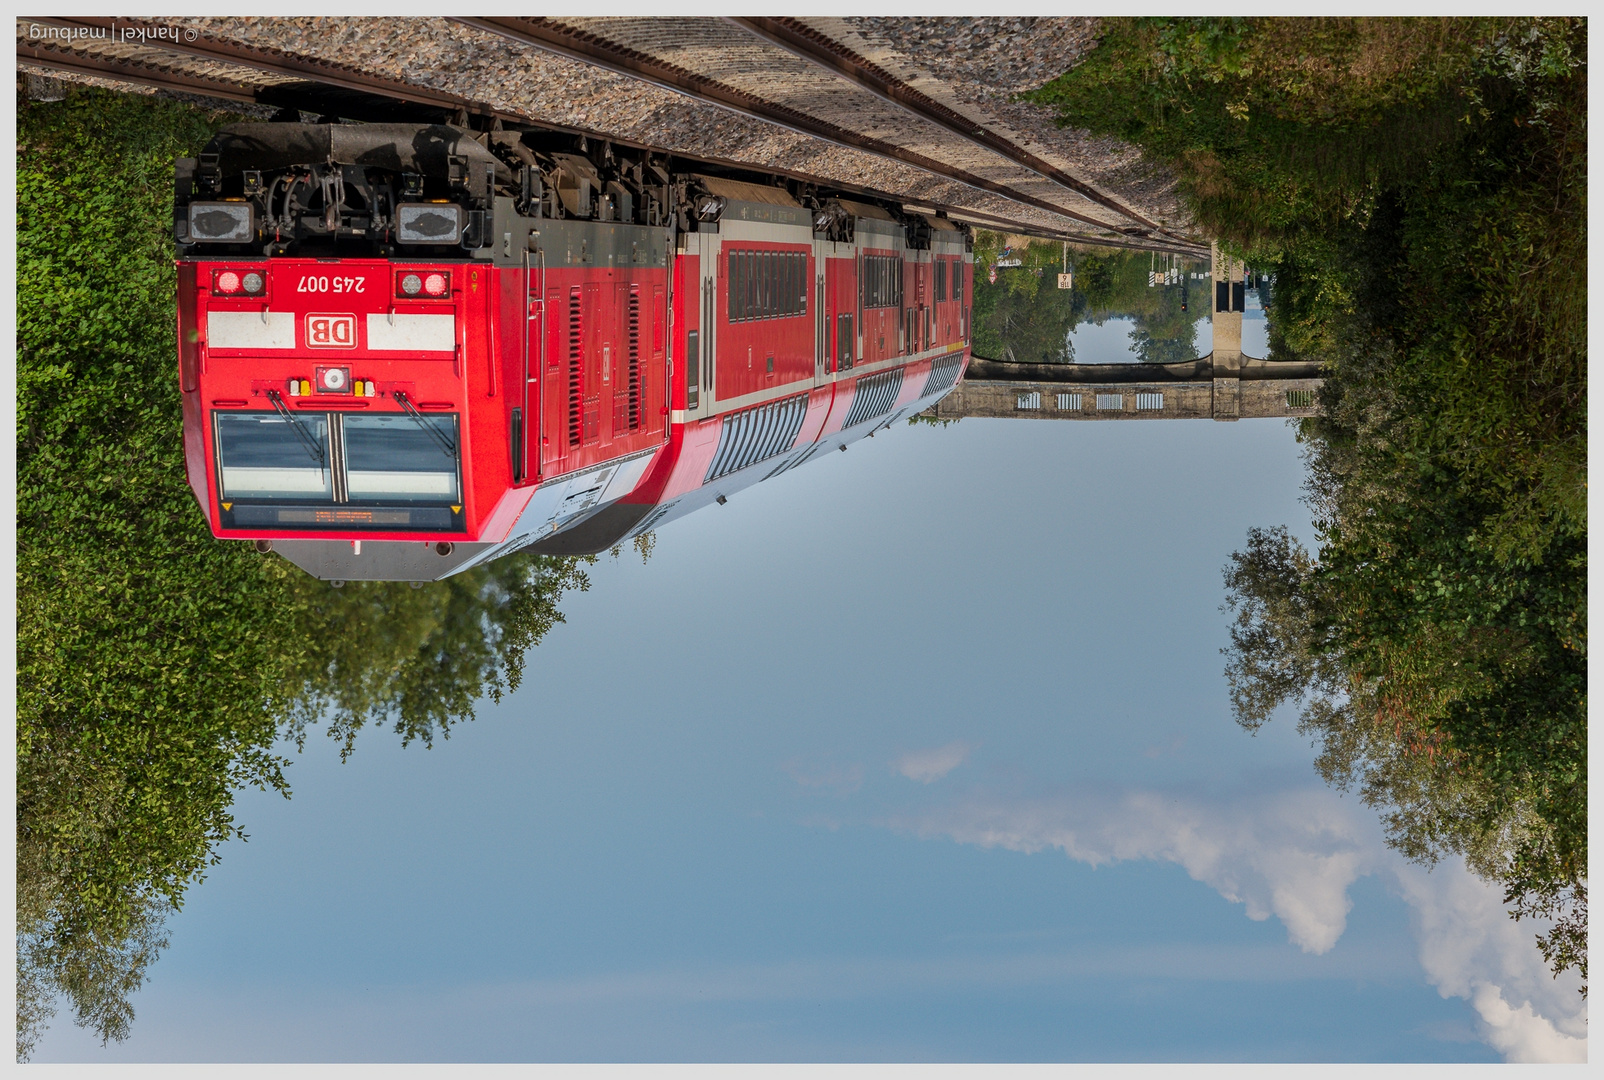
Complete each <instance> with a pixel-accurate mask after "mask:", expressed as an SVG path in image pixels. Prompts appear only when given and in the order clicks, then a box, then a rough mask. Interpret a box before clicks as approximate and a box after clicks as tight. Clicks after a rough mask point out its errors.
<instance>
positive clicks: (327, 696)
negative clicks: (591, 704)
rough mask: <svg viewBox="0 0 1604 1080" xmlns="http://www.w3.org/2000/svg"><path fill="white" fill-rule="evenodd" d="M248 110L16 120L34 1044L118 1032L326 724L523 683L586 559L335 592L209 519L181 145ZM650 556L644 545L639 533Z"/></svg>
mask: <svg viewBox="0 0 1604 1080" xmlns="http://www.w3.org/2000/svg"><path fill="white" fill-rule="evenodd" d="M231 119H234V118H232V117H228V116H225V115H222V114H214V113H208V112H206V111H204V110H201V109H197V108H195V107H193V106H190V105H184V104H178V103H175V102H171V101H166V100H163V99H161V98H155V97H143V96H137V95H118V94H111V93H107V92H104V91H99V90H90V89H77V90H74V91H72V92H71V93H70V95H69V96H68V98H67V99H66V100H65V101H62V102H58V103H50V104H32V103H22V104H21V105H20V108H19V116H18V170H17V176H18V183H17V187H18V239H17V245H18V303H17V311H18V330H17V345H18V349H17V374H18V432H17V439H18V455H17V492H18V521H17V526H18V540H17V601H18V611H17V628H18V632H17V638H18V640H17V665H18V670H17V703H18V710H17V927H16V931H17V959H18V968H17V1053H18V1056H19V1057H25V1056H27V1055H28V1054H29V1053H30V1052H31V1051H32V1048H33V1046H34V1044H35V1043H36V1041H37V1038H38V1035H39V1033H40V1032H41V1031H42V1030H43V1029H44V1026H45V1025H46V1024H47V1023H48V1021H49V1019H50V1017H51V1016H52V1015H53V1014H54V1009H55V1001H56V1000H57V998H58V997H61V996H65V997H66V999H67V1000H68V1001H69V1002H70V1003H71V1006H72V1008H73V1011H74V1014H75V1018H76V1020H77V1022H78V1023H80V1024H81V1025H84V1026H86V1027H88V1028H90V1029H92V1030H93V1031H94V1032H95V1033H96V1034H98V1035H100V1037H101V1038H102V1039H103V1040H106V1039H121V1038H123V1037H124V1036H126V1034H127V1032H128V1030H129V1024H130V1023H131V1021H132V1019H133V1010H132V1009H131V1008H130V1007H129V1004H128V998H129V996H130V995H131V994H132V993H133V992H134V991H135V990H137V989H138V988H139V986H140V985H141V984H142V982H143V980H144V978H145V975H146V972H147V971H148V969H149V966H150V964H151V963H153V962H154V960H155V959H156V957H157V955H158V954H159V952H160V950H161V949H162V948H163V947H164V946H165V943H166V934H165V931H164V929H163V926H164V920H165V918H166V917H167V915H168V914H169V913H170V912H172V911H174V910H176V909H178V908H179V907H181V906H182V904H183V899H184V895H185V892H186V890H187V889H188V888H189V887H191V886H193V885H194V884H196V883H197V882H198V881H200V880H201V879H202V877H203V876H204V874H205V871H206V868H207V867H208V866H210V865H211V864H212V863H213V862H215V860H216V849H217V845H218V844H219V843H220V842H221V841H223V840H226V839H228V838H230V837H236V836H242V835H243V833H242V832H241V830H240V827H239V825H238V824H237V823H236V822H235V820H234V818H233V816H232V814H231V812H230V807H231V805H232V801H233V796H234V793H235V791H237V790H239V789H240V788H241V787H243V786H245V785H252V786H255V787H257V788H261V789H264V790H273V791H279V792H282V793H283V794H285V795H286V796H287V795H288V794H289V787H288V785H287V784H286V783H285V779H284V774H283V766H284V765H285V764H286V763H287V762H286V759H284V758H283V757H282V756H280V754H279V753H278V752H277V751H276V749H275V747H276V746H278V745H280V744H279V740H280V739H281V738H282V737H284V736H286V735H289V736H291V737H294V738H296V739H297V740H298V741H299V740H304V734H305V731H306V729H307V726H308V725H309V724H312V723H325V722H326V723H327V724H328V728H329V733H330V734H331V735H332V736H334V737H335V738H336V739H338V740H340V742H341V744H342V747H343V751H344V752H346V753H349V751H350V749H351V747H352V740H353V738H354V737H355V734H356V732H357V731H358V730H359V729H360V728H361V727H362V726H363V725H364V724H367V723H374V722H377V723H390V724H393V725H394V727H395V730H396V731H397V732H399V733H400V734H401V735H402V736H403V740H404V741H410V740H411V739H413V738H418V739H422V740H423V741H424V742H425V744H429V743H431V742H432V739H433V736H434V735H435V734H436V733H438V734H440V735H442V736H445V735H448V734H449V730H450V727H451V725H452V724H453V723H458V722H462V721H464V720H468V719H471V718H472V716H473V704H474V702H475V701H476V700H478V699H479V698H480V697H482V696H484V695H486V694H488V695H489V696H491V697H492V698H497V697H499V695H500V693H501V692H502V691H503V690H508V689H512V688H515V687H516V686H517V685H518V682H519V678H520V676H521V674H522V670H523V668H522V664H523V655H524V652H525V651H526V650H527V649H529V648H530V647H532V646H533V645H535V644H536V643H537V642H538V641H539V640H540V638H541V637H542V635H544V634H545V632H546V631H547V630H549V629H550V627H551V626H552V624H553V623H555V622H559V621H561V618H562V616H561V614H560V613H559V611H558V609H557V602H558V600H559V598H560V596H561V594H562V592H563V591H564V590H566V589H572V588H578V589H583V588H585V587H586V586H587V580H586V578H585V574H584V569H583V566H584V564H583V562H580V561H575V560H559V559H550V558H536V557H519V556H513V557H511V558H508V559H504V560H501V561H498V562H496V563H492V564H491V565H489V566H487V567H483V568H480V569H476V570H473V571H470V572H468V573H465V574H461V575H458V576H457V577H454V578H451V579H449V580H447V581H446V582H442V583H438V584H434V585H429V586H426V587H424V588H421V589H416V590H414V589H411V588H409V587H407V586H405V585H401V586H396V585H388V584H369V585H360V586H358V585H355V584H353V585H352V586H350V587H347V588H346V589H344V590H333V589H330V588H329V587H328V586H327V585H326V584H324V583H321V582H316V581H314V580H313V579H311V578H309V577H307V576H306V575H304V574H302V573H301V572H300V571H299V570H297V569H295V568H294V567H292V566H290V565H289V564H288V563H285V562H284V561H282V560H280V559H278V558H277V557H266V558H264V557H262V556H259V555H257V554H256V553H255V552H254V551H253V550H252V549H251V547H250V545H248V544H241V543H222V542H218V541H216V540H214V539H213V538H212V537H211V535H210V533H209V531H208V529H207V527H206V524H205V522H204V520H203V519H202V516H201V514H200V511H199V510H198V508H197V507H196V506H195V504H194V499H193V496H192V495H191V493H190V491H189V488H188V486H187V484H186V482H185V479H184V457H183V446H182V420H181V410H180V403H179V395H178V388H177V380H176V379H175V378H174V358H175V352H176V347H175V344H174V340H173V332H174V329H173V328H174V325H175V312H174V297H175V293H176V286H175V275H174V269H173V265H172V261H171V251H170V247H169V244H168V229H169V227H170V219H169V215H170V205H171V203H170V199H171V182H172V161H173V159H174V158H175V157H181V156H190V155H193V154H194V153H195V152H196V151H197V150H198V149H199V148H200V147H201V146H202V145H204V143H205V142H206V140H207V139H208V138H209V137H210V134H211V132H212V130H213V129H214V128H215V127H216V126H217V125H219V124H221V123H225V122H228V121H229V120H231ZM643 554H644V549H643Z"/></svg>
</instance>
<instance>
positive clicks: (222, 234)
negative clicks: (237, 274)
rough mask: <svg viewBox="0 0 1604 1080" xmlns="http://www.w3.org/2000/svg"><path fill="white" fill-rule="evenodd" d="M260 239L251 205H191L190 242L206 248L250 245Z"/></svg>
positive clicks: (227, 203) (211, 203)
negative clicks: (205, 245)
mask: <svg viewBox="0 0 1604 1080" xmlns="http://www.w3.org/2000/svg"><path fill="white" fill-rule="evenodd" d="M255 235H256V221H255V215H254V214H253V213H252V211H251V204H250V203H243V202H237V203H235V202H208V203H200V202H197V203H190V204H189V238H190V240H192V241H195V242H198V243H202V244H247V243H250V241H251V238H252V237H254V236H255Z"/></svg>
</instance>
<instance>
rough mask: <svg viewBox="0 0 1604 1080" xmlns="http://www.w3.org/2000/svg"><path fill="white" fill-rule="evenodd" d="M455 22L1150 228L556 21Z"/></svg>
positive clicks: (984, 184)
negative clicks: (1010, 183)
mask: <svg viewBox="0 0 1604 1080" xmlns="http://www.w3.org/2000/svg"><path fill="white" fill-rule="evenodd" d="M454 21H456V22H459V23H462V24H463V25H465V26H472V27H474V28H475V29H478V30H484V31H488V32H490V33H493V34H499V35H500V36H502V37H504V38H507V39H508V40H510V41H516V42H518V43H520V44H523V45H532V46H534V47H535V48H537V49H543V50H545V51H546V52H550V53H555V54H557V55H558V56H562V57H566V58H568V59H571V60H580V61H582V62H584V63H587V64H591V65H593V66H595V67H600V68H605V69H607V70H608V71H612V72H616V73H617V74H620V75H627V76H629V77H630V78H633V79H639V80H641V81H643V82H649V83H651V84H653V85H654V86H660V87H662V88H663V89H665V90H671V91H673V92H674V93H677V94H683V95H685V96H686V97H690V98H695V99H696V100H698V101H705V102H708V103H709V104H712V105H718V106H721V107H723V108H725V109H729V110H730V111H731V112H735V113H740V114H741V115H743V116H749V117H751V118H752V119H754V120H761V121H763V122H764V123H767V124H773V125H775V126H777V127H782V128H785V129H787V130H789V131H794V132H796V133H797V134H799V135H807V136H810V137H812V138H815V139H823V140H824V141H826V142H831V143H835V144H836V145H837V146H843V147H846V148H847V149H849V150H859V151H862V152H864V153H868V154H874V155H875V156H877V157H885V158H891V159H893V160H895V161H900V162H902V163H903V164H904V165H911V166H913V167H914V168H916V169H922V170H923V171H925V172H928V173H934V174H935V175H937V176H941V177H945V178H946V179H948V180H954V181H956V182H958V183H960V184H963V185H965V186H966V187H972V188H976V189H978V190H980V191H986V192H990V193H991V194H993V195H1000V196H1002V197H1003V198H1005V199H1007V200H1008V201H1009V202H1016V203H1021V204H1024V205H1026V206H1033V207H1035V208H1036V209H1038V210H1043V211H1046V212H1047V213H1049V214H1054V215H1056V216H1058V217H1067V218H1070V219H1072V220H1074V221H1079V222H1082V223H1084V224H1087V225H1092V226H1095V227H1097V228H1100V229H1107V230H1108V231H1109V232H1111V233H1116V234H1123V235H1127V236H1130V235H1145V234H1146V232H1147V230H1145V229H1140V230H1139V229H1124V228H1120V227H1119V226H1117V225H1111V224H1109V223H1108V222H1106V221H1099V220H1097V219H1096V218H1094V217H1088V216H1086V215H1085V214H1080V213H1077V212H1075V211H1073V210H1069V209H1067V208H1065V207H1062V206H1059V205H1058V204H1056V203H1052V202H1048V201H1047V200H1045V199H1038V198H1037V197H1036V196H1034V195H1030V194H1027V193H1026V192H1023V191H1020V190H1018V189H1017V188H1012V187H1009V186H1008V185H1007V184H1000V183H997V182H996V181H994V180H987V179H986V178H985V177H983V176H976V175H975V174H974V173H971V172H969V171H967V170H965V169H960V168H958V167H957V166H954V165H948V164H947V163H945V162H942V161H937V160H936V159H934V158H931V157H926V156H925V155H923V154H920V153H918V152H916V151H913V150H909V149H907V148H905V147H901V146H897V145H896V144H894V143H888V142H885V141H884V140H881V139H876V138H873V137H872V136H868V135H862V134H859V133H858V132H855V131H849V130H847V129H846V128H843V127H840V126H838V125H836V124H832V123H830V122H829V121H827V120H820V119H818V118H817V117H814V116H810V115H808V114H807V113H804V112H800V111H798V110H796V109H792V108H790V107H788V106H785V105H779V104H776V103H774V102H772V101H766V100H764V99H763V98H760V97H758V96H757V95H755V94H749V93H747V92H746V91H744V90H737V89H735V88H733V87H730V86H727V85H726V84H724V83H721V82H719V81H717V80H716V79H711V78H708V77H707V76H705V75H698V74H697V73H696V72H694V71H690V70H688V69H686V68H682V67H680V66H678V65H677V64H671V63H668V62H667V61H665V60H660V59H658V58H657V57H655V56H651V55H649V54H647V53H643V52H640V51H638V50H636V49H631V48H629V47H628V46H626V45H620V44H618V43H616V42H613V41H610V40H608V39H606V38H603V37H601V36H600V35H597V34H591V33H587V32H586V31H583V30H578V29H574V28H571V27H568V26H565V25H563V24H561V23H558V22H556V21H554V20H552V19H545V18H537V19H520V18H466V17H463V18H456V19H454Z"/></svg>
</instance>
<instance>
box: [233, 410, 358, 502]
mask: <svg viewBox="0 0 1604 1080" xmlns="http://www.w3.org/2000/svg"><path fill="white" fill-rule="evenodd" d="M314 449H315V452H314ZM328 460H329V421H328V416H327V415H326V414H323V413H302V414H298V415H296V416H295V418H294V420H287V419H285V418H284V417H281V416H279V415H278V414H277V413H234V412H230V413H219V414H218V415H217V473H218V479H219V481H220V487H221V488H222V491H221V494H222V497H223V499H224V500H230V499H294V500H296V501H299V502H306V501H317V502H324V501H330V500H332V499H333V498H334V487H333V484H334V477H333V473H332V471H331V470H330V469H329V468H328V467H327V462H328Z"/></svg>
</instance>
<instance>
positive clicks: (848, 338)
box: [835, 314, 852, 371]
mask: <svg viewBox="0 0 1604 1080" xmlns="http://www.w3.org/2000/svg"><path fill="white" fill-rule="evenodd" d="M835 357H836V370H837V371H845V370H846V369H847V368H849V367H851V366H852V316H851V315H846V314H843V315H840V316H837V318H836V321H835Z"/></svg>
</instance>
